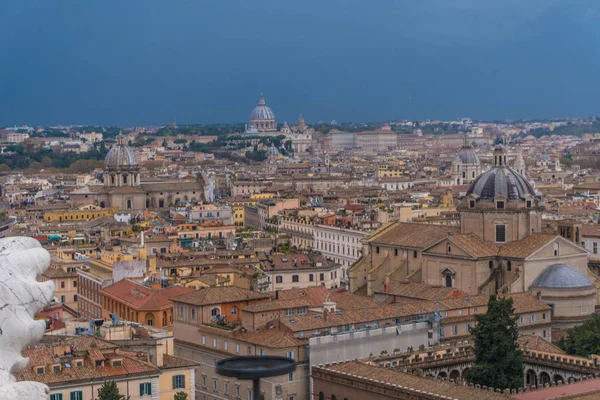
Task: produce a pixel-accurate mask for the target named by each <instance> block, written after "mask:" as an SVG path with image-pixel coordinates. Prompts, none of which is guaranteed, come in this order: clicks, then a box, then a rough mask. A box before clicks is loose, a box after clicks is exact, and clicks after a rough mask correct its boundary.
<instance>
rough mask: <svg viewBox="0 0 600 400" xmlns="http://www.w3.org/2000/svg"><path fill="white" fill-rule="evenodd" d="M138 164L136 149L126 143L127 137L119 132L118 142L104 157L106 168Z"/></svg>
mask: <svg viewBox="0 0 600 400" xmlns="http://www.w3.org/2000/svg"><path fill="white" fill-rule="evenodd" d="M138 164H139V162H138V158H137V155H136V154H135V151H133V150H132V149H131V148H130V147H129V146H127V145H126V144H125V137H124V136H123V135H122V134H119V136H117V143H115V144H113V146H112V147H111V148H110V150H109V151H108V154H106V157H105V158H104V166H105V167H106V169H121V168H131V167H137V166H138Z"/></svg>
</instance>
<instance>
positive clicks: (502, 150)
mask: <svg viewBox="0 0 600 400" xmlns="http://www.w3.org/2000/svg"><path fill="white" fill-rule="evenodd" d="M494 151H495V152H498V153H504V146H502V143H498V144H497V145H496V147H494Z"/></svg>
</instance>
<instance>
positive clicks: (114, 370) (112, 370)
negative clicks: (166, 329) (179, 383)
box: [15, 336, 159, 387]
mask: <svg viewBox="0 0 600 400" xmlns="http://www.w3.org/2000/svg"><path fill="white" fill-rule="evenodd" d="M92 343H96V342H94V341H91V340H89V339H88V338H87V336H80V337H76V338H71V339H67V340H65V341H64V343H58V345H60V346H61V348H63V347H62V346H63V345H69V344H70V345H72V346H73V348H77V349H79V351H81V352H83V351H85V353H86V354H85V356H80V355H78V353H79V351H73V355H66V356H65V355H63V353H62V352H61V353H60V355H54V354H55V353H54V350H53V346H54V345H55V344H54V343H47V344H38V345H35V346H31V347H29V348H27V349H26V350H24V351H23V356H25V357H29V362H28V364H27V367H26V368H24V369H22V370H20V371H17V372H16V373H15V376H16V377H17V380H19V381H35V382H41V383H45V384H48V385H49V386H50V387H56V386H62V385H68V384H72V383H75V382H90V381H99V382H103V381H105V380H107V378H111V379H117V378H123V379H130V377H131V376H157V375H158V374H159V370H158V368H156V367H155V366H153V365H152V364H151V363H149V362H147V361H145V360H142V359H139V358H137V357H132V356H131V355H129V354H127V353H123V354H122V353H115V350H114V349H104V350H103V351H101V350H100V349H99V348H97V347H88V348H86V344H88V345H90V346H91V345H92ZM78 359H79V360H82V365H81V366H77V364H76V360H78ZM115 359H117V360H121V365H120V366H114V367H113V363H112V360H115ZM96 360H98V361H102V360H104V363H103V365H101V366H96ZM41 366H43V367H44V369H45V370H44V373H43V374H38V373H37V371H36V368H37V367H41ZM54 366H58V367H59V370H58V371H54Z"/></svg>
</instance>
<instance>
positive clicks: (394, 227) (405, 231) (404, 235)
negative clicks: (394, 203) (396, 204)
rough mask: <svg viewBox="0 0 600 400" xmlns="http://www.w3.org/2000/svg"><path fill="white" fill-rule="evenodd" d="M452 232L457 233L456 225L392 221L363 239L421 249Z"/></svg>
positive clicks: (368, 241)
mask: <svg viewBox="0 0 600 400" xmlns="http://www.w3.org/2000/svg"><path fill="white" fill-rule="evenodd" d="M454 233H459V228H458V227H455V226H443V225H431V224H419V223H404V222H394V223H392V224H390V225H386V226H384V227H382V228H380V229H378V230H377V231H375V232H374V233H373V234H372V235H370V236H368V237H367V238H365V239H363V241H364V242H367V243H377V244H388V245H394V246H402V247H413V248H420V249H423V248H427V247H429V246H431V245H432V244H434V243H436V242H438V241H439V240H441V239H442V238H444V237H446V236H448V235H449V234H454Z"/></svg>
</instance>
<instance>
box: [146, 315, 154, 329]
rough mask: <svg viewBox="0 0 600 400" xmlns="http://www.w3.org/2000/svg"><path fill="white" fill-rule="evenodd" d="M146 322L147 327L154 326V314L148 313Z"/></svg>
mask: <svg viewBox="0 0 600 400" xmlns="http://www.w3.org/2000/svg"><path fill="white" fill-rule="evenodd" d="M144 319H145V320H146V325H150V326H152V325H154V314H152V313H147V314H146V318H144Z"/></svg>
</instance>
